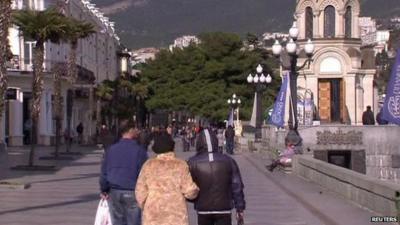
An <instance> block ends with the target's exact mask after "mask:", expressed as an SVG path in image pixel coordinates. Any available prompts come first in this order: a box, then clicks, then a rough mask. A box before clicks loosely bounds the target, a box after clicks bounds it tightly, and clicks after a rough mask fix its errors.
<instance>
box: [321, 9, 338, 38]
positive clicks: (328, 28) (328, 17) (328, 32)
mask: <svg viewBox="0 0 400 225" xmlns="http://www.w3.org/2000/svg"><path fill="white" fill-rule="evenodd" d="M335 14H336V12H335V7H333V6H331V5H329V6H327V7H326V8H325V11H324V37H325V38H333V37H335V25H336V24H335V19H336V18H335V17H336V15H335Z"/></svg>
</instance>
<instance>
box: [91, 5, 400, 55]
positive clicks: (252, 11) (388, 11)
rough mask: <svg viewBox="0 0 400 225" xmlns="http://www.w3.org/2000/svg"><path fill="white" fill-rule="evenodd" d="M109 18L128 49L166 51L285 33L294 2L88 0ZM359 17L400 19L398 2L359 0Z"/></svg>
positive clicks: (291, 15) (289, 23)
mask: <svg viewBox="0 0 400 225" xmlns="http://www.w3.org/2000/svg"><path fill="white" fill-rule="evenodd" d="M92 1H93V2H94V3H96V4H97V5H98V6H99V7H100V8H102V9H103V11H104V12H106V13H107V14H109V15H108V16H110V18H111V20H112V21H115V22H116V28H117V32H118V34H119V36H120V37H121V39H122V42H123V43H124V44H125V45H127V46H128V47H130V48H140V47H148V46H154V47H160V46H168V45H169V44H170V43H172V42H173V40H174V39H175V38H176V37H179V36H181V35H186V34H198V33H201V32H210V31H225V32H234V33H239V34H241V35H245V34H246V33H247V32H250V33H255V34H262V33H264V32H267V31H269V32H272V31H287V30H288V29H289V28H290V25H291V23H292V21H293V12H294V8H295V1H293V0H92ZM360 2H361V6H362V10H361V12H362V16H373V17H378V18H380V17H387V16H393V15H398V16H400V4H399V2H400V0H361V1H360Z"/></svg>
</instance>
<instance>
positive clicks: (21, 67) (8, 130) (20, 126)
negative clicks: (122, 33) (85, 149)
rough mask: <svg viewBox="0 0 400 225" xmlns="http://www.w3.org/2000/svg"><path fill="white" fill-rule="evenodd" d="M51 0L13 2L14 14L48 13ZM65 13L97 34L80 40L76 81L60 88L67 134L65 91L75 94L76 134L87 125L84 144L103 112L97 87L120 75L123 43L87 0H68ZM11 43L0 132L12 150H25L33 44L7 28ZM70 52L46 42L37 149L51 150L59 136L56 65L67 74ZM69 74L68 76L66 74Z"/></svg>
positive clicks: (0, 136) (64, 83) (73, 126)
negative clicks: (119, 54)
mask: <svg viewBox="0 0 400 225" xmlns="http://www.w3.org/2000/svg"><path fill="white" fill-rule="evenodd" d="M54 2H55V1H53V0H31V1H26V0H14V1H13V4H12V7H13V10H20V9H24V8H31V9H34V10H44V9H46V8H47V7H50V6H53V5H54ZM64 13H65V14H66V15H67V16H71V17H74V18H76V19H79V20H85V21H86V22H91V23H92V24H93V25H94V26H95V29H96V31H97V32H96V33H95V34H93V35H91V36H90V37H89V38H87V39H83V40H79V42H78V50H77V62H76V63H77V65H76V66H77V68H78V79H77V82H76V83H74V84H70V83H69V82H67V80H66V79H64V81H63V83H62V96H63V99H64V101H63V110H64V117H63V129H64V128H65V127H66V118H67V112H66V111H67V110H66V108H67V92H68V90H74V91H73V92H70V93H75V95H74V96H75V100H74V104H73V107H72V126H71V127H72V129H73V130H75V127H76V126H77V124H78V123H79V122H82V123H83V125H84V136H85V138H86V141H89V137H90V136H92V135H93V134H95V124H96V123H95V122H96V121H95V120H94V115H95V113H94V112H96V110H99V107H96V104H95V103H94V102H95V100H94V93H93V90H94V87H95V86H96V85H97V84H99V83H100V82H102V81H103V80H105V79H115V78H116V76H117V75H118V69H119V66H118V65H119V64H118V57H117V51H119V49H120V43H119V38H118V37H117V35H116V34H115V32H114V23H112V22H110V21H109V20H108V18H107V17H104V16H103V14H102V13H101V12H100V11H99V10H98V9H97V8H96V7H95V5H94V4H91V3H90V2H89V1H85V0H69V1H67V3H66V7H65V9H64ZM9 31H10V32H9V33H10V34H9V42H10V46H11V51H12V53H13V55H14V57H13V59H12V60H11V62H10V63H9V67H8V74H9V84H8V85H9V100H8V104H6V110H5V115H4V116H3V119H4V120H5V121H4V122H5V123H1V124H2V125H3V124H5V125H4V127H2V128H1V129H0V131H1V132H0V138H1V139H3V138H6V139H7V141H8V144H9V145H10V146H21V145H23V144H24V142H25V143H26V142H27V136H28V135H29V132H28V131H29V124H30V122H29V121H30V120H29V118H30V104H29V103H30V100H31V98H32V97H31V95H32V92H31V89H32V88H31V83H32V79H31V77H32V73H33V71H32V63H33V62H32V59H33V58H32V53H33V47H34V45H35V42H32V41H28V40H24V38H23V37H22V36H21V35H20V32H19V31H18V27H15V26H14V27H11V28H10V29H9ZM69 52H70V45H69V44H52V43H45V59H44V65H43V66H44V91H43V96H42V100H41V109H40V110H41V115H40V119H39V130H38V144H43V145H50V144H51V143H52V142H53V139H54V138H53V137H54V135H55V122H54V120H53V119H54V112H53V101H52V98H53V94H54V90H53V68H54V65H55V64H59V65H62V66H63V67H64V68H65V70H66V63H67V61H68V57H69ZM65 73H66V72H65Z"/></svg>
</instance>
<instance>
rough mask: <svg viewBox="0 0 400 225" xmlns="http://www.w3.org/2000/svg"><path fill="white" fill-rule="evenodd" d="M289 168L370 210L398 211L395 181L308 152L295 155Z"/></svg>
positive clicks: (398, 189) (399, 200) (399, 197)
mask: <svg viewBox="0 0 400 225" xmlns="http://www.w3.org/2000/svg"><path fill="white" fill-rule="evenodd" d="M293 172H294V173H295V174H296V175H298V176H301V177H303V178H306V179H308V180H311V181H312V182H314V183H317V184H319V185H321V186H323V187H325V188H327V189H329V190H330V191H333V192H336V193H338V194H340V195H342V196H343V197H345V198H346V199H348V200H350V201H353V202H355V203H357V204H359V205H361V206H363V207H366V208H368V209H370V210H372V211H374V212H378V213H380V214H382V215H385V216H398V215H399V214H398V213H399V209H398V207H399V205H400V204H399V203H400V186H399V185H397V184H394V183H392V182H386V181H381V180H378V179H375V178H371V177H369V176H366V175H363V174H360V173H357V172H354V171H351V170H348V169H345V168H341V167H338V166H335V165H332V164H329V163H326V162H323V161H321V160H317V159H314V158H312V156H311V155H297V156H295V157H294V160H293Z"/></svg>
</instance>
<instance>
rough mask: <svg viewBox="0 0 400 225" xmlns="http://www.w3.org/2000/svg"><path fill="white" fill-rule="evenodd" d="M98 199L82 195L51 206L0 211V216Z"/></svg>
mask: <svg viewBox="0 0 400 225" xmlns="http://www.w3.org/2000/svg"><path fill="white" fill-rule="evenodd" d="M99 199H100V197H99V195H98V194H90V195H82V196H79V197H78V199H77V200H72V201H65V202H60V203H52V204H45V205H37V206H29V207H23V208H19V209H12V210H6V211H0V215H4V214H7V213H17V212H26V211H31V210H37V209H47V208H54V207H61V206H66V205H73V204H79V203H85V202H91V201H98V200H99Z"/></svg>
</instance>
